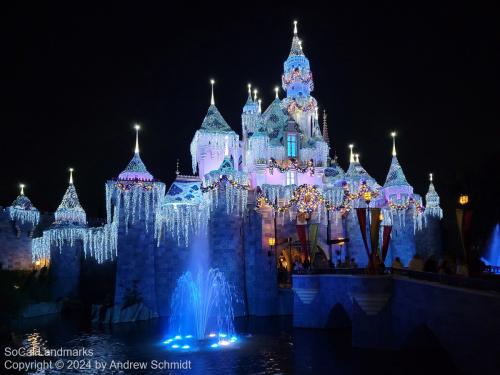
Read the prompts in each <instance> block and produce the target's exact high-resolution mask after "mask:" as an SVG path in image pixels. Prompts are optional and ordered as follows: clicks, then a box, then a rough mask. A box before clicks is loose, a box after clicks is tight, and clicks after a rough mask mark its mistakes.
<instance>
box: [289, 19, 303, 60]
mask: <svg viewBox="0 0 500 375" xmlns="http://www.w3.org/2000/svg"><path fill="white" fill-rule="evenodd" d="M303 54H304V53H303V52H302V45H301V41H300V39H299V35H298V31H297V21H293V38H292V48H290V56H293V55H303Z"/></svg>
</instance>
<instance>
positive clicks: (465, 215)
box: [456, 194, 471, 265]
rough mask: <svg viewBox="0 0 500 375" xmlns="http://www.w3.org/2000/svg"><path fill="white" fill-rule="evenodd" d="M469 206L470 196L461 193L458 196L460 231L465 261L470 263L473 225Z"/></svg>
mask: <svg viewBox="0 0 500 375" xmlns="http://www.w3.org/2000/svg"><path fill="white" fill-rule="evenodd" d="M468 208H469V196H468V195H467V194H460V196H459V197H458V208H457V211H456V216H457V225H458V232H459V235H460V240H461V242H462V247H463V251H464V258H465V263H466V264H467V265H469V262H470V259H469V258H470V257H469V234H470V226H471V210H470V209H468Z"/></svg>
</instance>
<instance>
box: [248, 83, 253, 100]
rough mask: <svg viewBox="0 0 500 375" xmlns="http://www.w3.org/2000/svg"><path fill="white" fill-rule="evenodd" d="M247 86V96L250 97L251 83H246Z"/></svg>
mask: <svg viewBox="0 0 500 375" xmlns="http://www.w3.org/2000/svg"><path fill="white" fill-rule="evenodd" d="M247 87H248V96H249V97H252V84H251V83H249V84H248V85H247Z"/></svg>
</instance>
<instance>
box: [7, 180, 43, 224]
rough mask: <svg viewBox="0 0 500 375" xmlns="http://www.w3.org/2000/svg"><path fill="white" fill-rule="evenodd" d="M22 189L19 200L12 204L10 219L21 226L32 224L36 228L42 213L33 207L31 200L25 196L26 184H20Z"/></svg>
mask: <svg viewBox="0 0 500 375" xmlns="http://www.w3.org/2000/svg"><path fill="white" fill-rule="evenodd" d="M19 188H20V189H21V191H20V193H19V195H18V196H17V198H16V199H15V200H14V202H12V205H11V206H10V207H9V215H10V219H11V220H12V221H15V222H19V223H20V224H25V223H26V224H30V225H31V226H32V227H35V226H36V225H37V224H38V222H39V221H40V212H39V211H38V210H37V209H36V207H35V206H33V203H31V201H30V199H29V198H28V197H27V196H26V195H24V188H25V185H24V184H20V185H19Z"/></svg>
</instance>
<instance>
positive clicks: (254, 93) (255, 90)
mask: <svg viewBox="0 0 500 375" xmlns="http://www.w3.org/2000/svg"><path fill="white" fill-rule="evenodd" d="M253 101H254V102H256V101H257V89H253Z"/></svg>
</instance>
